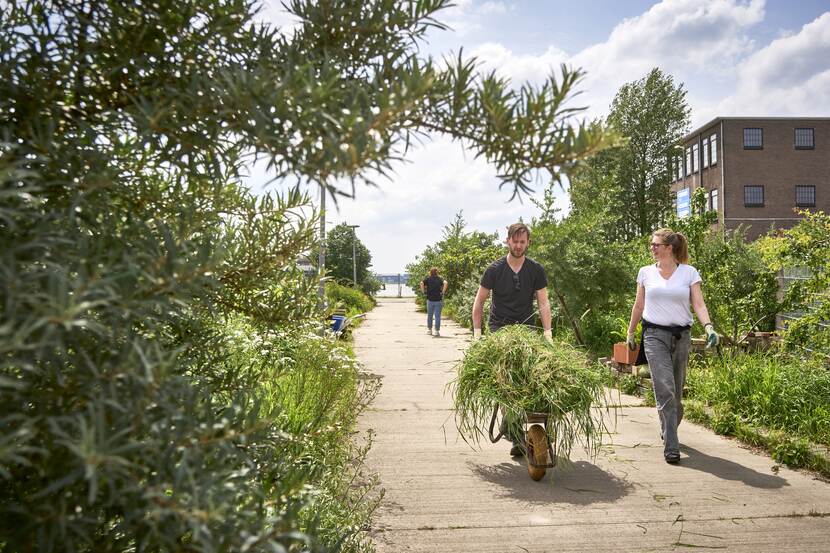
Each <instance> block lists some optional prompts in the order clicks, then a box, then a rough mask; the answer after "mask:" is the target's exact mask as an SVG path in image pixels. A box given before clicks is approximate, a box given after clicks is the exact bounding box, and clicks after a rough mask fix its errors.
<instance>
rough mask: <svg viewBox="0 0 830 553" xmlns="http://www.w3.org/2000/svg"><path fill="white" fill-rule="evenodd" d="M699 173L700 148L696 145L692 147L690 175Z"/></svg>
mask: <svg viewBox="0 0 830 553" xmlns="http://www.w3.org/2000/svg"><path fill="white" fill-rule="evenodd" d="M698 171H700V147H699V146H698V145H697V144H693V145H692V173H697V172H698Z"/></svg>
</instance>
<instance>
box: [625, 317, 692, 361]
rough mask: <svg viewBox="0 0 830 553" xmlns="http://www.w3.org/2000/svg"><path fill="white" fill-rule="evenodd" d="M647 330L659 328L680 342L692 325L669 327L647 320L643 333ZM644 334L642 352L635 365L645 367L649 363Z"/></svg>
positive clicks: (641, 344) (641, 345)
mask: <svg viewBox="0 0 830 553" xmlns="http://www.w3.org/2000/svg"><path fill="white" fill-rule="evenodd" d="M647 328H659V329H660V330H665V331H666V332H671V334H672V336H674V339H675V340H679V339H680V338H681V337H682V335H683V333H684V332H685V331H687V330H689V329H690V328H692V325H686V326H667V325H658V324H654V323H650V322H648V321H647V320H645V319H643V331H642V332H643V333H645V331H646V329H647ZM643 333H641V334H640V351H639V352H638V353H637V360H636V361H634V364H635V365H645V364H646V363H648V358H647V357H646V344H645V342H644V341H643Z"/></svg>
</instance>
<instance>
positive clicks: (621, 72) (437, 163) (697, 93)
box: [251, 0, 830, 272]
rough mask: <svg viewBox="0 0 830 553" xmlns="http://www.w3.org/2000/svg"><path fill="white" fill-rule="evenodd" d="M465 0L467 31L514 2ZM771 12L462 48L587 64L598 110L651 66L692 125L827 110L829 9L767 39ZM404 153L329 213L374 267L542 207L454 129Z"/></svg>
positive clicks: (460, 8) (735, 3)
mask: <svg viewBox="0 0 830 553" xmlns="http://www.w3.org/2000/svg"><path fill="white" fill-rule="evenodd" d="M456 4H457V6H456V7H455V8H452V9H450V10H447V11H444V12H442V13H441V14H439V18H440V19H441V20H442V21H447V22H448V23H449V24H450V25H451V26H452V27H454V28H455V29H457V30H460V31H461V33H459V34H463V33H466V32H469V31H470V30H472V29H475V28H490V26H489V25H488V26H487V27H482V22H483V21H486V20H487V18H486V17H485V16H486V15H487V13H488V12H489V13H497V12H498V10H501V9H502V7H503V8H504V9H505V10H509V9H512V7H509V6H508V5H507V3H506V2H496V1H489V2H474V1H473V0H458V1H457V2H456ZM502 13H503V12H502ZM764 16H765V9H764V1H763V0H752V1H741V0H710V1H707V2H701V1H700V0H664V1H663V2H660V3H658V4H656V5H654V6H652V7H651V8H650V9H649V10H647V11H646V12H644V13H643V14H641V15H639V16H637V17H633V18H630V19H625V20H623V21H621V22H620V23H619V24H618V25H617V26H616V27H615V28H614V29H613V31H612V32H611V33H610V34H609V35H608V37H607V39H606V40H604V41H602V42H600V43H597V44H593V45H591V46H590V47H588V48H585V49H584V50H582V51H580V52H575V53H574V52H571V53H569V52H566V51H565V49H564V45H556V44H540V45H539V47H538V49H537V52H539V53H538V54H535V55H532V54H519V53H517V52H515V51H513V50H512V49H511V48H510V47H508V46H507V45H505V44H499V43H497V42H487V43H483V44H479V45H477V46H475V47H474V48H472V49H470V50H465V51H470V52H471V54H472V55H475V56H476V57H477V58H478V59H479V61H480V62H481V69H482V70H484V71H490V70H496V71H497V72H499V73H500V74H501V75H503V76H506V77H510V78H511V79H512V80H513V81H514V83H515V84H519V83H521V82H524V81H532V82H536V83H540V82H541V80H543V79H544V78H546V77H547V76H548V75H549V74H550V73H551V71H556V72H558V66H559V65H560V64H561V63H563V62H564V63H568V64H569V65H571V66H572V67H582V68H583V69H585V70H586V71H587V72H588V73H587V76H586V79H585V81H584V82H583V84H582V87H581V89H582V90H584V91H585V93H584V95H582V96H580V97H578V104H579V105H585V104H589V105H590V110H589V112H588V115H589V116H599V115H605V113H606V112H607V109H608V106H609V104H610V102H611V100H612V99H613V96H614V94H615V93H616V91H617V90H618V89H619V87H620V86H621V85H622V84H624V83H626V82H631V81H633V80H636V79H640V78H642V77H643V76H645V75H646V74H647V72H648V71H649V70H651V69H652V68H653V67H660V68H661V69H662V70H663V71H665V72H666V73H669V74H671V75H673V76H674V78H675V81H676V82H684V83H685V84H686V88H687V90H688V92H689V96H688V99H689V102H690V104H691V106H692V109H693V111H692V114H693V119H694V121H693V124H695V125H697V124H702V123H703V122H705V121H706V120H709V119H711V118H712V117H715V116H718V115H722V116H728V115H759V116H762V115H782V116H783V115H804V116H811V115H812V116H826V115H827V114H828V113H830V61H828V60H830V13H826V14H824V15H822V16H820V17H818V18H816V20H815V21H813V22H811V23H808V24H807V25H805V26H804V27H803V28H802V29H800V30H797V31H791V30H789V31H788V30H785V29H782V30H781V32H780V33H778V34H777V38H776V39H775V40H773V41H772V42H771V43H769V44H768V45H766V46H763V47H760V48H759V46H758V45H757V44H756V43H755V42H754V40H753V38H752V33H753V27H754V26H755V25H757V24H758V23H759V22H761V21H762V20H763V18H764ZM495 19H498V18H495ZM729 91H734V93H731V95H730V92H729ZM407 157H408V159H409V160H410V163H406V164H399V165H397V166H396V167H395V168H394V169H395V173H394V174H393V177H392V179H391V180H390V181H385V180H381V181H379V185H380V188H379V189H371V188H359V189H358V190H357V198H356V199H354V200H352V199H341V200H340V209H339V212H335V210H334V209H333V208H331V209H330V210H329V213H328V218H329V220H331V221H333V223H334V224H336V223H338V222H342V221H347V222H349V223H354V224H359V225H361V226H360V228H359V229H358V236H359V238H360V239H361V240H362V241H363V242H364V243H365V244H366V245H367V247H368V248H369V249H370V251H371V252H372V254H373V256H374V259H375V267H374V268H375V270H377V271H381V272H398V271H402V270H403V268H404V265H405V264H406V263H408V262H410V261H412V260H413V259H414V257H415V255H416V254H418V253H420V252H421V251H423V249H424V248H425V247H426V246H427V245H429V244H433V243H435V242H436V241H437V240H439V239H440V237H441V234H442V229H443V227H444V226H445V225H447V224H448V223H450V222H451V221H452V219H453V216H454V214H455V213H456V212H458V211H459V210H462V209H463V211H464V217H465V219H466V220H467V221H468V223H469V226H470V227H471V228H473V229H477V230H482V231H486V232H495V231H499V232H500V236H502V237H503V235H504V228H505V227H506V226H507V225H508V224H510V223H512V222H515V221H516V220H518V218H519V217H522V218H523V219H524V220H526V221H529V220H530V219H531V218H532V217H533V216H534V215H537V214H538V210H537V208H536V207H535V206H534V205H533V204H532V203H531V202H530V201H528V200H527V199H525V202H524V203H523V204H522V203H519V202H517V201H514V202H509V203H508V199H509V197H510V192H511V191H510V190H502V191H499V189H498V179H497V178H496V176H495V169H494V168H492V167H491V166H490V165H489V164H487V163H486V161H484V160H482V159H475V158H474V156H473V155H472V154H471V153H464V151H463V149H462V148H461V146H460V144H458V143H455V142H452V141H451V140H450V139H449V138H447V137H438V138H436V139H434V140H433V141H432V142H428V143H427V144H425V145H423V146H420V147H418V148H416V149H414V150H413V151H411V152H410V153H409V155H408V156H407ZM258 178H259V179H261V176H260V177H254V178H252V179H251V180H252V181H256V180H258ZM537 192H538V190H537ZM557 195H558V198H559V204H558V205H559V207H561V208H563V213H566V212H567V200H566V194H565V193H563V192H561V191H557ZM329 205H331V204H329Z"/></svg>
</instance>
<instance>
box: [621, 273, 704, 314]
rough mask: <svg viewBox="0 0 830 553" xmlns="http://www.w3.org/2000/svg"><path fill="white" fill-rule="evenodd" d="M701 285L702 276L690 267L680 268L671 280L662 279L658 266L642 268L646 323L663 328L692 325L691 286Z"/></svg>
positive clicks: (640, 274) (641, 283)
mask: <svg viewBox="0 0 830 553" xmlns="http://www.w3.org/2000/svg"><path fill="white" fill-rule="evenodd" d="M700 281H701V278H700V273H698V272H697V269H695V268H694V267H692V266H691V265H686V264H680V265H678V266H677V269H675V271H674V273H672V275H671V277H669V279H668V280H666V279H665V278H663V277H662V276H660V269H658V268H657V265H656V264H653V265H646V266H645V267H641V268H640V272H639V273H638V274H637V284H640V285H642V286H643V288H645V291H646V303H645V308H644V309H643V319H645V320H647V321H648V322H650V323H654V324H657V325H662V326H687V325H691V324H692V312H691V310H690V309H689V301H690V297H691V288H692V284H694V283H695V282H700Z"/></svg>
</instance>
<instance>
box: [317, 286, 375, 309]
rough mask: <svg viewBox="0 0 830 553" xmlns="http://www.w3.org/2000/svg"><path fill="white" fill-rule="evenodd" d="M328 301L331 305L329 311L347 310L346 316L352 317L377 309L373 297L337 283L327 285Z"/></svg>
mask: <svg viewBox="0 0 830 553" xmlns="http://www.w3.org/2000/svg"><path fill="white" fill-rule="evenodd" d="M326 300H327V301H328V304H329V311H333V310H335V309H345V310H346V315H348V316H350V317H351V316H353V315H358V314H360V313H368V312H369V311H371V310H372V309H373V308H374V307H375V300H374V299H373V298H372V297H370V296H367V295H366V294H364V293H363V292H361V291H360V290H357V289H355V288H351V287H349V286H343V285H342V284H337V283H336V282H327V283H326Z"/></svg>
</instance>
